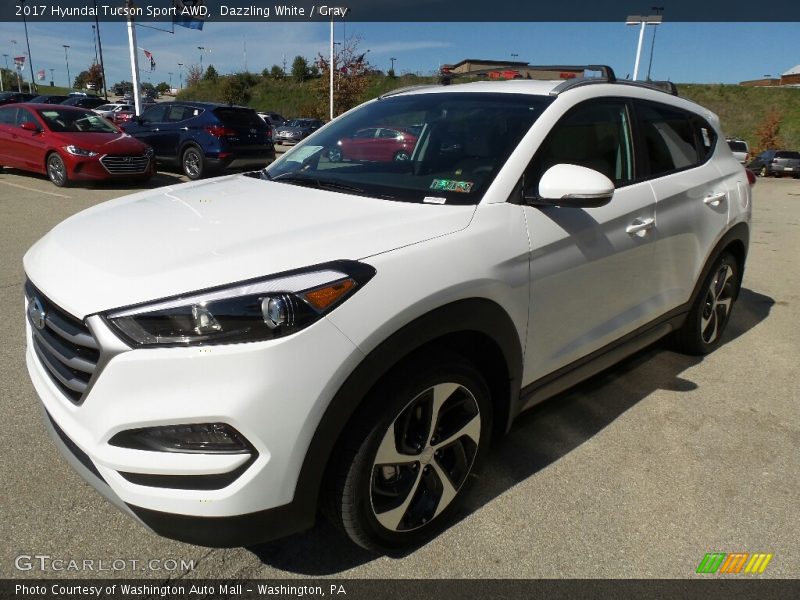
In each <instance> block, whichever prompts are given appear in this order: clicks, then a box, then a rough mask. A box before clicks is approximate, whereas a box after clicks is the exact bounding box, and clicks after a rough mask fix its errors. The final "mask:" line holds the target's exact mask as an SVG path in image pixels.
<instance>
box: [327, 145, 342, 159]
mask: <svg viewBox="0 0 800 600" xmlns="http://www.w3.org/2000/svg"><path fill="white" fill-rule="evenodd" d="M328 160H329V161H331V162H341V160H342V151H341V150H340V149H339V148H330V149H329V150H328Z"/></svg>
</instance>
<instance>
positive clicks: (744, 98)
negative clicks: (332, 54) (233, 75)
mask: <svg viewBox="0 0 800 600" xmlns="http://www.w3.org/2000/svg"><path fill="white" fill-rule="evenodd" d="M258 79H259V81H258V83H257V84H256V85H255V86H253V87H251V88H250V93H251V99H250V102H248V104H249V105H250V106H252V107H253V108H255V109H257V110H271V111H277V112H279V113H281V114H283V115H284V116H285V117H287V118H291V117H297V116H308V115H310V114H311V108H312V107H313V106H315V105H316V104H318V103H319V101H320V100H319V97H318V96H317V94H318V93H319V92H318V90H319V83H320V82H318V81H317V80H310V81H305V82H303V83H298V82H295V81H293V80H291V79H285V80H275V79H262V78H258ZM222 81H223V78H222V77H220V78H219V79H217V80H216V81H201V82H200V83H198V84H197V85H195V86H192V87H191V88H186V89H184V90H183V91H182V92H181V93H180V94H179V95H178V98H180V99H184V100H207V101H212V102H222V101H223V96H222ZM435 82H436V78H434V77H416V76H413V75H410V76H409V75H407V76H403V77H396V78H390V77H382V76H376V77H371V78H370V81H369V84H368V85H367V87H366V89H365V92H364V95H363V98H362V99H363V100H369V99H370V98H375V97H376V96H379V95H381V94H384V93H386V92H388V91H391V90H393V89H397V88H401V87H406V86H412V85H422V84H428V83H435ZM678 90H679V92H680V95H681V96H683V97H685V98H688V99H689V100H693V101H694V102H697V103H698V104H701V105H703V106H705V107H707V108H709V109H710V110H712V111H714V112H715V113H716V114H718V115H719V117H720V119H721V121H722V128H723V131H724V133H725V135H727V136H730V137H737V138H741V139H744V140H745V141H747V142H748V144H749V145H750V147H751V149H752V150H755V149H757V148H758V147H759V144H760V142H759V139H758V136H757V134H756V131H757V130H758V128H759V126H760V125H761V124H762V123H763V121H764V119H765V118H766V115H767V113H768V112H769V111H770V109H772V108H775V109H777V111H778V112H779V113H780V115H781V128H780V138H781V139H782V141H783V145H784V147H786V148H793V149H794V148H800V88H756V87H743V86H739V85H699V84H679V85H678Z"/></svg>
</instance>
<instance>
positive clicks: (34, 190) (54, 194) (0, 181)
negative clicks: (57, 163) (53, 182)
mask: <svg viewBox="0 0 800 600" xmlns="http://www.w3.org/2000/svg"><path fill="white" fill-rule="evenodd" d="M0 183H4V184H5V185H10V186H11V187H15V188H19V189H21V190H28V191H29V192H36V193H37V194H47V195H48V196H55V197H56V198H67V199H68V200H71V199H72V196H67V195H66V194H57V193H55V192H46V191H44V190H37V189H36V188H32V187H28V186H27V185H20V184H18V183H11V182H10V181H4V180H2V179H0Z"/></svg>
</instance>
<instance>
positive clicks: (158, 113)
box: [142, 104, 168, 123]
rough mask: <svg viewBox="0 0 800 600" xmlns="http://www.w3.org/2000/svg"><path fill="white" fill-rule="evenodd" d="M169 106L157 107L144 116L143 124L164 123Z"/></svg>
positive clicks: (147, 111)
mask: <svg viewBox="0 0 800 600" xmlns="http://www.w3.org/2000/svg"><path fill="white" fill-rule="evenodd" d="M167 107H168V105H166V104H165V105H162V106H155V107H153V108H151V109H148V110H146V111H145V112H144V113H143V114H142V123H163V122H164V113H166V112H167Z"/></svg>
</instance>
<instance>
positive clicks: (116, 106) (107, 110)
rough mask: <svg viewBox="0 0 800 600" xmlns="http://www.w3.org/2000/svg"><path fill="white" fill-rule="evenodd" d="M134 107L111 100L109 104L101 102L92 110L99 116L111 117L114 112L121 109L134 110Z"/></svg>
mask: <svg viewBox="0 0 800 600" xmlns="http://www.w3.org/2000/svg"><path fill="white" fill-rule="evenodd" d="M134 108H135V107H134V106H133V105H132V104H124V103H121V102H111V103H110V104H101V105H100V106H98V107H97V108H94V109H92V110H93V111H94V112H95V113H97V114H98V115H100V116H101V117H106V118H107V119H111V118H112V117H113V116H114V113H118V112H120V111H122V110H134Z"/></svg>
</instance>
